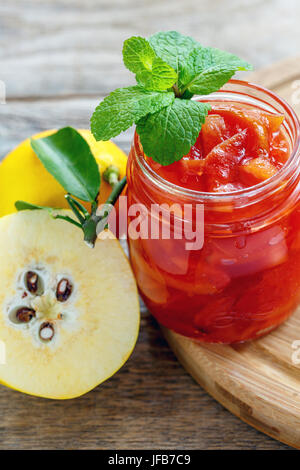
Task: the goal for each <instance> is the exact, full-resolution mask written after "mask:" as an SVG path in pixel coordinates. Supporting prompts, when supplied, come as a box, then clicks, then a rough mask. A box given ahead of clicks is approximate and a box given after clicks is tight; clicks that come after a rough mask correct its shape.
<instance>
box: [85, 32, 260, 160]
mask: <svg viewBox="0 0 300 470" xmlns="http://www.w3.org/2000/svg"><path fill="white" fill-rule="evenodd" d="M123 61H124V64H125V66H126V67H127V68H128V69H129V70H130V71H131V72H133V73H135V76H136V81H137V86H134V87H128V88H119V89H117V90H115V91H114V92H112V93H111V94H110V95H109V96H108V97H107V98H105V99H104V100H103V101H102V102H101V103H100V104H99V106H98V107H97V108H96V110H95V112H94V114H93V116H92V118H91V130H92V133H93V134H94V136H95V138H96V139H97V140H109V139H111V138H112V137H115V136H117V135H118V134H119V133H120V132H122V131H125V130H126V129H128V128H129V127H131V126H132V125H133V124H136V126H137V132H138V134H139V137H140V140H141V144H142V146H143V149H144V152H145V153H146V155H147V156H149V157H152V158H153V159H154V160H156V161H157V162H158V163H160V164H162V165H169V164H171V163H173V162H175V161H177V160H180V159H181V158H182V157H183V156H184V155H185V154H187V153H188V152H189V149H190V148H191V146H192V145H193V144H194V143H195V141H196V139H197V137H198V135H199V132H200V130H201V127H202V125H203V123H204V122H205V117H206V115H207V113H208V111H209V105H207V104H205V103H202V102H198V101H195V100H194V101H191V98H192V97H193V95H194V94H195V93H197V94H200V95H206V94H209V93H212V92H214V91H217V90H219V89H220V88H221V87H222V86H223V85H224V84H225V83H226V82H227V81H228V80H229V79H230V78H231V77H232V76H233V75H234V74H235V72H236V71H238V70H251V69H252V67H251V65H250V64H248V63H247V62H245V61H244V60H242V59H240V58H239V57H237V56H235V55H233V54H230V53H228V52H225V51H221V50H219V49H214V48H210V47H203V46H201V44H199V43H198V42H197V41H196V40H195V39H193V38H191V37H189V36H184V35H182V34H180V33H178V32H176V31H167V32H159V33H156V34H154V35H153V36H151V37H150V38H149V40H147V39H145V38H142V37H139V36H133V37H132V38H129V39H127V40H126V41H125V42H124V47H123Z"/></svg>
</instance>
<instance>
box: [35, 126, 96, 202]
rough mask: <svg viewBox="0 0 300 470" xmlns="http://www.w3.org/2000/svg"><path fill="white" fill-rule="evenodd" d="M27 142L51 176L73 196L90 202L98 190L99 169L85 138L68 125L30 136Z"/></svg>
mask: <svg viewBox="0 0 300 470" xmlns="http://www.w3.org/2000/svg"><path fill="white" fill-rule="evenodd" d="M31 146H32V148H33V150H34V152H35V153H36V155H37V156H38V158H39V159H40V161H41V162H42V164H43V165H44V167H45V168H46V170H47V171H48V172H49V173H51V175H52V176H54V178H55V179H56V180H57V181H58V182H59V183H60V184H61V185H62V187H63V188H64V189H65V190H66V191H67V192H68V193H70V194H72V195H73V196H76V197H77V198H78V199H81V200H83V201H88V202H93V201H94V200H95V199H96V198H97V195H98V193H99V188H100V173H99V168H98V165H97V163H96V160H95V158H94V156H93V154H92V152H91V150H90V147H89V145H88V143H87V142H86V141H85V139H84V138H83V137H82V136H81V135H80V134H79V132H77V131H76V130H75V129H72V128H71V127H65V128H64V129H60V130H59V131H58V132H56V133H55V134H53V135H50V136H49V137H45V138H42V139H37V140H31Z"/></svg>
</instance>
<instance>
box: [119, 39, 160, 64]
mask: <svg viewBox="0 0 300 470" xmlns="http://www.w3.org/2000/svg"><path fill="white" fill-rule="evenodd" d="M155 58H156V54H155V52H154V50H153V49H152V47H151V46H150V44H149V42H148V41H147V39H145V38H142V37H140V36H133V37H131V38H129V39H126V41H124V45H123V62H124V65H125V67H127V68H128V70H130V72H133V73H138V72H141V71H143V70H145V69H146V70H151V67H152V63H153V61H154V59H155Z"/></svg>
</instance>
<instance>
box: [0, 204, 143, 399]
mask: <svg viewBox="0 0 300 470" xmlns="http://www.w3.org/2000/svg"><path fill="white" fill-rule="evenodd" d="M67 213H68V212H67ZM102 238H104V239H99V240H97V242H96V246H95V248H94V249H91V248H89V247H87V246H86V245H85V244H84V242H83V241H82V234H81V232H80V230H79V229H78V228H76V227H74V226H73V225H71V224H68V223H67V222H65V221H63V220H54V219H53V218H52V217H51V216H50V215H49V214H48V212H46V211H42V210H40V211H24V212H19V213H17V214H12V215H8V216H6V217H3V218H1V219H0V280H1V282H0V341H1V342H2V343H1V344H2V345H4V349H5V353H6V354H5V356H6V361H5V363H4V364H0V382H1V383H2V384H4V385H7V386H9V387H11V388H14V389H17V390H19V391H22V392H25V393H28V394H32V395H37V396H42V397H46V398H54V399H66V398H74V397H77V396H80V395H82V394H84V393H86V392H88V391H89V390H91V389H93V388H94V387H95V386H97V385H98V384H100V383H101V382H103V381H104V380H106V379H108V378H109V377H110V376H111V375H113V374H114V373H115V372H116V371H117V370H118V369H119V368H120V367H121V366H122V365H123V364H124V363H125V362H126V360H127V359H128V357H129V355H130V353H131V351H132V350H133V348H134V345H135V342H136V339H137V335H138V329H139V303H138V295H137V288H136V283H135V280H134V277H133V274H132V271H131V269H130V266H129V263H128V260H127V258H126V257H125V255H124V253H123V251H122V248H121V247H120V244H119V242H118V241H117V240H116V239H115V238H113V237H112V235H111V234H110V238H105V237H102ZM0 362H1V361H0Z"/></svg>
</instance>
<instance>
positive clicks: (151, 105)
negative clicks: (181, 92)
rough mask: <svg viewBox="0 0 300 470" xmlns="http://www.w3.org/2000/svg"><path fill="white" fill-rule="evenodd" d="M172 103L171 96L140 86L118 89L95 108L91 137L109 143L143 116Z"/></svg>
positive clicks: (172, 98) (169, 93)
mask: <svg viewBox="0 0 300 470" xmlns="http://www.w3.org/2000/svg"><path fill="white" fill-rule="evenodd" d="M174 99H175V96H174V93H173V92H159V91H149V90H145V89H144V88H142V87H140V86H132V87H128V88H119V89H117V90H115V91H113V92H112V93H111V94H110V95H109V96H107V97H106V98H105V99H104V100H103V101H102V102H101V103H100V104H99V106H98V107H97V108H96V110H95V112H94V114H93V116H92V119H91V130H92V133H93V134H94V136H95V138H96V140H109V139H111V138H112V137H115V136H116V135H119V134H120V133H121V132H123V131H126V129H128V128H129V127H131V126H132V124H134V123H136V122H137V121H139V119H141V118H142V117H143V116H146V115H147V114H152V113H155V112H157V111H159V110H160V109H162V108H164V107H166V106H169V105H170V104H172V102H173V101H174Z"/></svg>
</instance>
